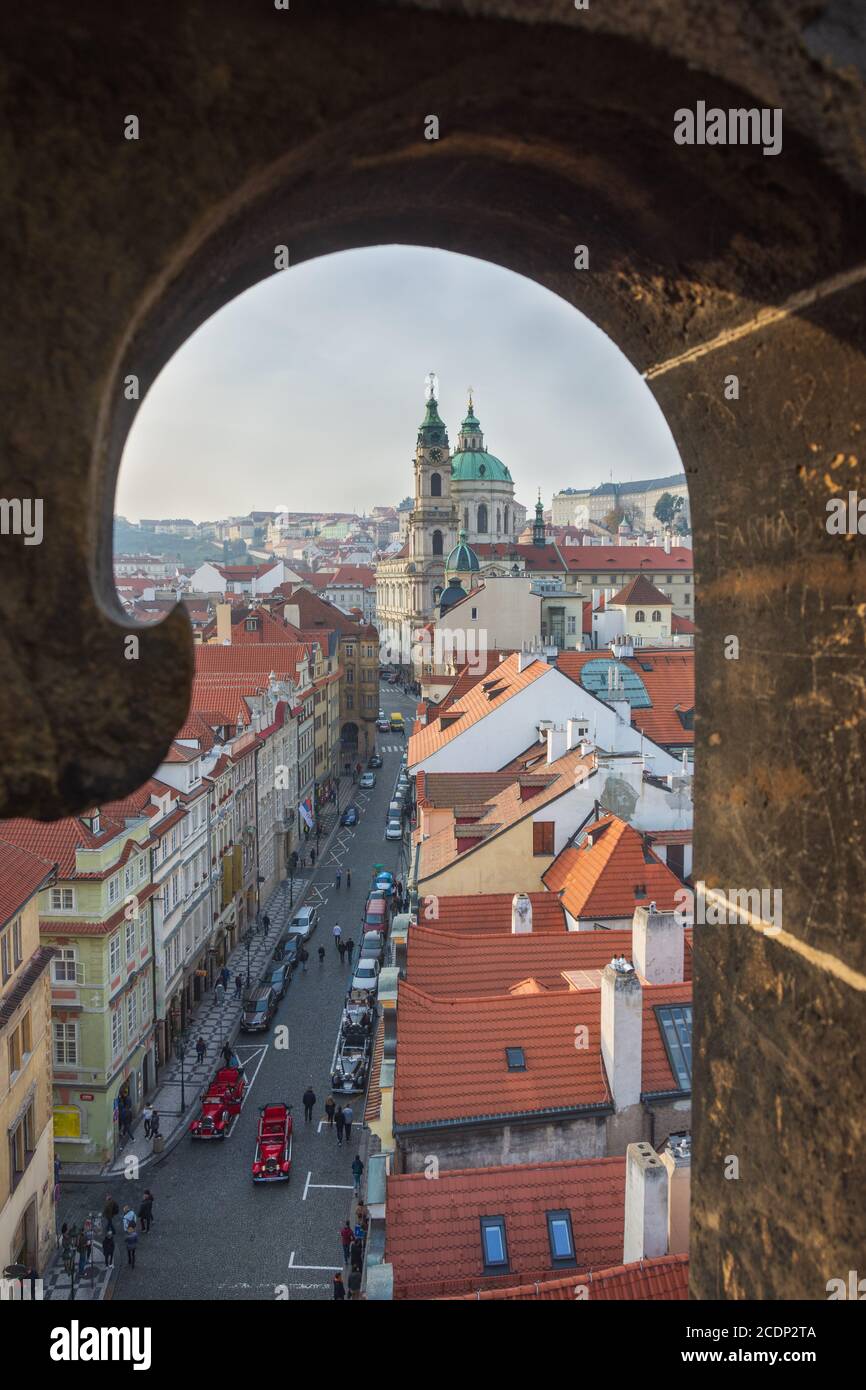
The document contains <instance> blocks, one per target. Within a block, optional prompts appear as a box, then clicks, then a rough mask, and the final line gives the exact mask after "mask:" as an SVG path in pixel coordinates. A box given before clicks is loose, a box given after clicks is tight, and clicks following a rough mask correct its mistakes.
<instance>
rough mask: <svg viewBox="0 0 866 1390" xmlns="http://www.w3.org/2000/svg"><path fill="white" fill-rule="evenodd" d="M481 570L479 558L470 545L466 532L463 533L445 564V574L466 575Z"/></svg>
mask: <svg viewBox="0 0 866 1390" xmlns="http://www.w3.org/2000/svg"><path fill="white" fill-rule="evenodd" d="M479 568H480V566H479V564H478V556H477V555H476V554H475V551H474V550H473V549H472V546H471V545H469V544H468V542H467V540H466V532H465V531H461V532H460V540H459V541H458V543H457V545H455V547H454V549H453V550H452V551H451V554H450V555H449V556H448V559H447V560H446V562H445V573H446V574H466V572H467V571H468V570H477V569H479Z"/></svg>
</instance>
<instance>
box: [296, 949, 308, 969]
mask: <svg viewBox="0 0 866 1390" xmlns="http://www.w3.org/2000/svg"><path fill="white" fill-rule="evenodd" d="M309 959H310V953H309V951H308V950H307V948H306V946H302V947H301V949H300V950H299V951H298V960H299V961H300V962H301V969H302V970H303V972H304V974H305V975H306V973H307V961H308V960H309Z"/></svg>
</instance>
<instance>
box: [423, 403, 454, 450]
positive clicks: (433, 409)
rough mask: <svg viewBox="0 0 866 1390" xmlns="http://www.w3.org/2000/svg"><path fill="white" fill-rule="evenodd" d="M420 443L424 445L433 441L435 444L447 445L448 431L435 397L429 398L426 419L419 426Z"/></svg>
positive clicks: (425, 412) (425, 413)
mask: <svg viewBox="0 0 866 1390" xmlns="http://www.w3.org/2000/svg"><path fill="white" fill-rule="evenodd" d="M418 439H419V442H421V443H424V442H426V441H427V440H430V439H432V440H433V441H434V442H435V443H442V444H447V442H448V431H447V430H446V428H445V421H444V420H443V419H442V417H441V415H440V414H439V407H438V404H437V401H436V397H435V396H428V398H427V408H426V410H425V411H424V419H423V420H422V421H421V424H420V425H419V426H418Z"/></svg>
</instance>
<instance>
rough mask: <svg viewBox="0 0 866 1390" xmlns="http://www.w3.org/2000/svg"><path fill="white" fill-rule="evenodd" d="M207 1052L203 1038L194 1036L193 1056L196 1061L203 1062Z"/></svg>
mask: <svg viewBox="0 0 866 1390" xmlns="http://www.w3.org/2000/svg"><path fill="white" fill-rule="evenodd" d="M206 1052H207V1043H206V1042H205V1040H204V1038H196V1044H195V1056H196V1061H197V1062H203V1061H204V1059H205V1054H206Z"/></svg>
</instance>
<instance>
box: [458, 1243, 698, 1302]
mask: <svg viewBox="0 0 866 1390" xmlns="http://www.w3.org/2000/svg"><path fill="white" fill-rule="evenodd" d="M577 1283H579V1284H581V1285H582V1289H585V1290H586V1292H585V1293H584V1292H583V1291H582V1292H581V1298H582V1299H583V1300H585V1301H587V1302H592V1301H593V1300H598V1299H616V1300H618V1301H621V1300H624V1299H625V1300H629V1301H630V1302H633V1303H634V1302H640V1301H644V1300H652V1301H655V1302H661V1301H664V1300H668V1301H674V1300H679V1299H686V1298H688V1296H689V1257H688V1255H659V1256H657V1257H656V1258H655V1259H651V1260H637V1261H635V1263H634V1264H630V1265H615V1266H613V1268H611V1269H599V1270H597V1271H595V1270H593V1271H590V1272H588V1273H584V1274H583V1275H581V1276H580V1277H578V1278H575V1276H574V1275H573V1274H571V1275H569V1276H568V1277H567V1278H565V1279H562V1278H560V1279H544V1280H538V1281H537V1282H536V1283H534V1284H519V1285H517V1286H511V1287H509V1288H501V1287H497V1288H493V1289H488V1288H484V1289H482V1290H481V1292H480V1293H471V1294H469V1293H466V1294H459V1295H456V1297H459V1298H461V1299H469V1298H473V1299H474V1298H478V1299H503V1298H508V1299H521V1300H529V1299H542V1300H544V1299H563V1300H565V1301H567V1302H568V1303H573V1302H574V1300H575V1284H577ZM450 1296H451V1297H452V1298H454V1297H455V1295H454V1294H452V1295H450Z"/></svg>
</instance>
